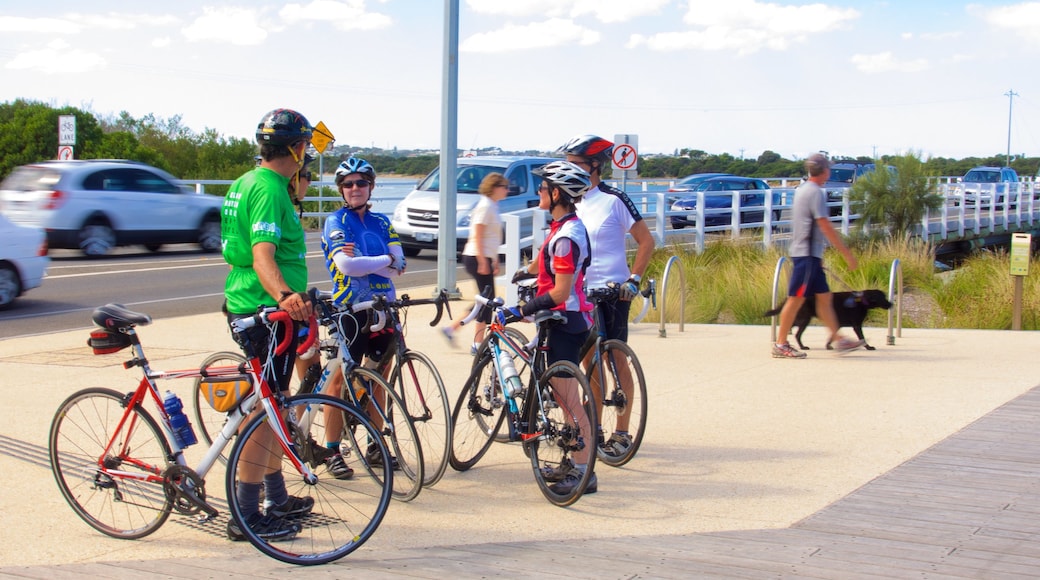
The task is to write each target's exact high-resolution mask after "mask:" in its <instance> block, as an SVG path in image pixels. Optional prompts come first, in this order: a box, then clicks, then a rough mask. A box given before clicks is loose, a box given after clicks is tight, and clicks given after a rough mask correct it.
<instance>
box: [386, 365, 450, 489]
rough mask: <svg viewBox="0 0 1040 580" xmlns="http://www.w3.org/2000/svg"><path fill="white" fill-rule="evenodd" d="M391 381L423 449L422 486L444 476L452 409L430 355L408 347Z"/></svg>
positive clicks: (434, 482)
mask: <svg viewBox="0 0 1040 580" xmlns="http://www.w3.org/2000/svg"><path fill="white" fill-rule="evenodd" d="M390 376H391V378H392V379H393V380H391V381H390V383H391V385H392V386H393V387H394V388H395V389H397V390H398V391H399V393H398V394H400V395H401V399H402V400H403V401H404V404H405V409H407V411H408V416H409V418H410V419H411V422H412V425H414V426H415V431H416V433H417V434H418V435H419V443H420V444H421V445H422V452H423V464H424V465H423V471H424V476H423V486H425V487H431V486H433V485H435V484H436V483H437V482H438V481H440V480H441V477H443V476H444V471H445V470H446V469H447V467H448V453H450V450H449V448H450V447H451V409H450V408H449V404H450V403H449V402H448V391H447V390H446V389H445V388H444V381H443V380H442V379H441V375H440V373H439V372H438V371H437V367H436V366H435V365H434V364H433V361H432V360H430V357H428V356H426V355H425V354H423V353H421V352H417V351H414V350H408V351H405V353H404V355H403V357H402V358H401V359H400V360H399V364H397V365H396V366H395V368H394V371H393V374H391V375H390Z"/></svg>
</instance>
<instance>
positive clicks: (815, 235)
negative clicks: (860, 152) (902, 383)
mask: <svg viewBox="0 0 1040 580" xmlns="http://www.w3.org/2000/svg"><path fill="white" fill-rule="evenodd" d="M805 170H806V171H807V172H808V173H809V179H808V180H806V182H805V183H803V184H802V185H800V186H799V187H798V189H797V190H795V192H794V203H793V204H792V207H791V244H790V246H788V254H790V256H791V262H792V264H793V266H794V267H793V268H792V269H791V280H790V282H789V284H788V288H787V301H786V302H785V303H784V307H783V309H782V310H781V311H780V328H779V331H778V334H777V337H778V340H779V342H777V343H776V344H774V345H773V358H805V353H804V352H802V351H800V350H796V349H795V348H793V347H792V346H791V345H790V343H788V341H787V335H788V334H790V333H791V326H793V325H794V319H795V315H796V314H797V313H798V310H799V309H800V308H801V307H802V304H803V303H804V302H805V299H806V297H808V296H815V297H816V315H817V316H819V317H820V319H821V320H823V323H824V325H826V326H827V328H829V329H830V331H831V337H830V340H829V341H828V342H830V343H832V344H833V345H834V349H835V350H837V351H838V352H840V353H845V352H849V351H852V350H856V349H857V348H860V347H861V346H863V341H862V340H851V339H848V338H842V337H841V336H839V335H838V317H837V315H836V314H835V313H834V296H833V294H831V289H830V287H829V286H828V285H827V277H826V276H825V275H824V273H823V250H824V245H823V240H824V238H827V241H828V242H830V244H831V246H833V247H834V248H835V249H837V250H838V251H839V252H841V255H842V256H843V257H844V258H845V263H846V264H848V266H849V270H855V269H856V267H857V266H858V265H859V263H858V262H857V261H856V257H855V256H853V255H852V252H851V251H850V250H849V248H848V247H847V246H846V245H845V243H844V242H843V241H842V239H841V236H840V235H839V234H838V232H837V230H835V229H834V226H832V225H831V222H830V220H829V219H828V218H829V213H828V211H827V204H826V199H827V197H826V196H825V195H824V191H823V188H822V186H823V184H824V183H826V182H827V178H828V177H830V174H831V163H830V160H828V159H827V157H825V156H824V155H823V154H822V153H813V154H812V155H810V156H809V158H808V159H806V160H805Z"/></svg>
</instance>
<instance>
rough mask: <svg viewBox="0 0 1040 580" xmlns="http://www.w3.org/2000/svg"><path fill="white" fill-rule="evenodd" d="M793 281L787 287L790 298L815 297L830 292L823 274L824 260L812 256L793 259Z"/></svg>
mask: <svg viewBox="0 0 1040 580" xmlns="http://www.w3.org/2000/svg"><path fill="white" fill-rule="evenodd" d="M791 262H792V263H793V264H794V267H793V268H791V280H790V281H789V282H788V285H787V295H788V296H802V297H805V296H815V295H817V294H825V293H827V292H830V291H831V289H830V286H828V285H827V277H826V276H824V274H823V260H821V259H820V258H814V257H811V256H799V257H797V258H791Z"/></svg>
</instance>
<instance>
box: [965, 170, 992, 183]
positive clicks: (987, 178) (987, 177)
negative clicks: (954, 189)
mask: <svg viewBox="0 0 1040 580" xmlns="http://www.w3.org/2000/svg"><path fill="white" fill-rule="evenodd" d="M997 181H1000V172H997V171H976V170H971V171H969V172H968V174H967V175H965V176H964V182H965V183H996V182H997Z"/></svg>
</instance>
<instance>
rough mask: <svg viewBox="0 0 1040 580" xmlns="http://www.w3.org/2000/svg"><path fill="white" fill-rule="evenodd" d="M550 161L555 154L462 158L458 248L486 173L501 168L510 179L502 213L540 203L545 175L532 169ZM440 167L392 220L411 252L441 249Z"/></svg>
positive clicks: (458, 171)
mask: <svg viewBox="0 0 1040 580" xmlns="http://www.w3.org/2000/svg"><path fill="white" fill-rule="evenodd" d="M550 161H553V158H551V157H517V156H479V157H462V158H460V159H458V160H457V163H458V167H457V168H456V173H455V183H456V188H457V192H458V198H457V201H456V211H457V213H456V215H455V226H456V229H455V236H456V245H457V250H458V251H462V248H463V247H464V246H465V245H466V239H467V238H469V219H470V212H472V211H473V208H474V207H475V206H476V205H477V201H478V200H479V199H480V193H479V191H478V188H479V187H480V182H481V181H483V179H484V177H486V176H487V175H488V174H489V173H493V172H497V173H501V174H502V175H505V177H506V179H508V180H509V195H508V196H507V197H506V198H505V199H503V200H502V201H501V202H499V204H498V207H499V211H500V212H501V213H503V214H504V213H509V212H514V211H519V210H524V209H527V208H531V207H537V206H538V186H539V185H540V184H541V178H540V177H537V176H535V175H533V174H532V173H531V171H532V170H534V169H536V168H538V167H541V166H543V165H545V164H546V163H549V162H550ZM440 171H441V170H440V167H438V168H436V169H434V170H433V171H431V172H430V174H429V175H427V176H426V177H425V178H423V179H422V181H420V182H419V185H418V186H417V187H416V188H415V189H414V190H412V192H411V193H409V194H408V196H407V197H405V198H404V199H403V200H401V202H400V203H398V204H397V207H396V208H395V209H394V214H393V217H392V220H391V221H392V222H393V226H394V230H396V231H397V235H398V236H399V237H400V238H401V245H402V246H404V253H405V255H407V256H416V255H418V254H419V252H420V251H422V250H434V251H436V250H437V237H438V227H439V224H440V203H441V195H440V185H441V174H440ZM528 234H529V232H528ZM523 235H526V234H523Z"/></svg>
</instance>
